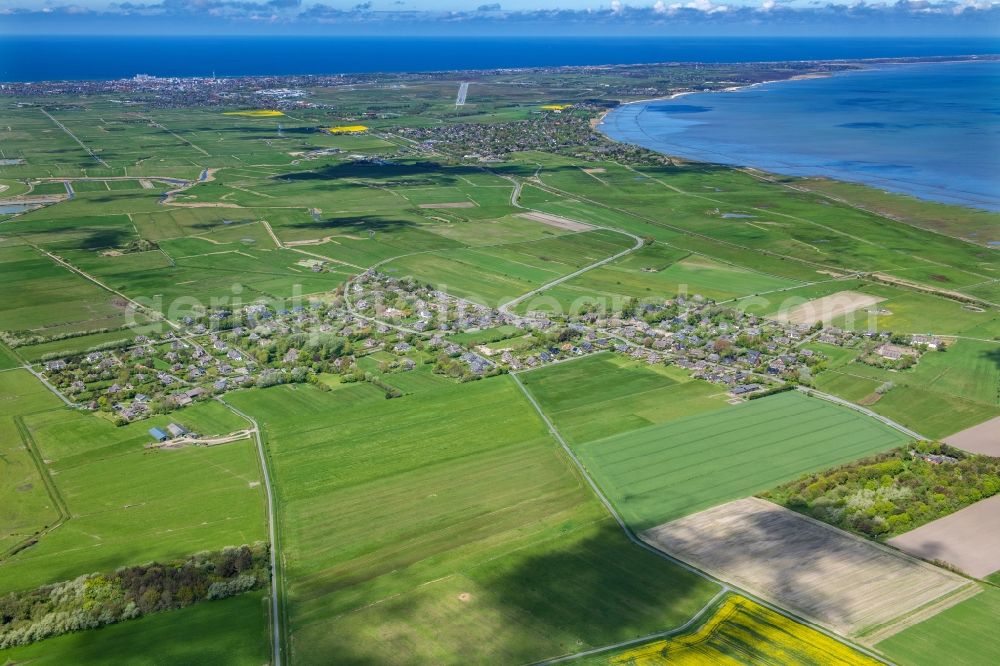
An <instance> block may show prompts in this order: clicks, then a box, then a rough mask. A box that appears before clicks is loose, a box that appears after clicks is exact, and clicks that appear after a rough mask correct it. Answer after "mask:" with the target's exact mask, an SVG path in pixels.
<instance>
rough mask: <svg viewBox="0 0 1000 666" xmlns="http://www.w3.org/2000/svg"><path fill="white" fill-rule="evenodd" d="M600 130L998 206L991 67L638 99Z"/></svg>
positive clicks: (999, 136)
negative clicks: (668, 97) (670, 98)
mask: <svg viewBox="0 0 1000 666" xmlns="http://www.w3.org/2000/svg"><path fill="white" fill-rule="evenodd" d="M601 130H602V131H603V132H605V133H606V134H607V135H608V136H610V137H611V138H613V139H616V140H619V141H626V142H629V143H635V144H639V145H641V146H645V147H646V148H650V149H652V150H656V151H658V152H662V153H666V154H670V155H676V156H679V157H686V158H689V159H694V160H700V161H707V162H715V163H721V164H729V165H740V166H751V167H756V168H760V169H764V170H767V171H771V172H775V173H781V174H789V175H796V176H828V177H831V178H837V179H841V180H848V181H854V182H860V183H865V184H867V185H872V186H875V187H878V188H881V189H884V190H888V191H892V192H901V193H904V194H910V195H914V196H917V197H921V198H924V199H928V200H932V201H939V202H944V203H954V204H961V205H965V206H971V207H975V208H983V209H987V210H1000V62H987V61H981V62H952V63H935V64H926V63H924V64H908V65H883V66H878V67H872V68H868V69H864V70H861V71H854V72H850V73H844V74H837V75H834V76H831V77H828V78H814V79H799V80H793V81H783V82H777V83H768V84H763V85H758V86H753V87H750V88H744V89H740V90H735V91H731V92H715V93H698V94H692V95H684V96H681V97H677V98H675V99H672V100H661V101H649V102H640V103H636V104H629V105H625V106H622V107H619V108H618V109H616V110H614V111H612V112H611V113H609V114H608V115H607V116H606V117H605V119H604V122H603V124H602V125H601Z"/></svg>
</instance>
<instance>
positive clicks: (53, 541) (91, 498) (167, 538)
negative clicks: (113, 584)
mask: <svg viewBox="0 0 1000 666" xmlns="http://www.w3.org/2000/svg"><path fill="white" fill-rule="evenodd" d="M8 374H10V373H4V376H6V375H8ZM43 390H44V389H43ZM49 395H50V396H51V394H49ZM52 399H54V397H53V398H52ZM49 403H51V400H50V401H49ZM21 418H22V423H23V430H22V434H23V437H24V438H25V440H26V441H27V443H28V445H29V446H31V447H32V448H33V449H34V450H35V451H37V453H38V455H39V457H40V458H41V459H42V460H43V461H44V466H43V468H42V473H44V474H45V475H47V476H48V477H49V478H50V479H51V483H52V485H53V487H54V492H55V494H56V495H57V497H58V502H59V504H60V505H61V506H62V507H63V511H64V512H65V515H64V520H63V522H61V524H59V526H58V528H57V529H53V530H51V531H48V532H46V533H44V534H42V535H41V536H39V537H37V543H34V544H33V545H31V546H30V547H28V548H25V549H23V550H20V551H19V552H17V553H16V554H13V555H9V556H8V557H6V558H4V559H3V560H2V561H0V591H4V590H13V589H25V588H30V587H34V586H37V585H41V584H44V583H48V582H55V581H61V580H68V579H71V578H74V577H76V576H77V575H80V574H83V573H91V572H95V571H105V570H110V569H115V568H116V567H118V566H121V565H125V564H134V563H142V562H148V561H151V560H153V559H156V558H176V557H183V556H185V555H188V554H190V553H195V552H198V551H200V550H208V549H219V548H222V547H224V546H231V545H239V544H243V543H254V542H256V541H260V540H262V539H263V538H264V516H263V499H262V490H261V488H260V472H259V468H258V462H257V457H256V453H255V451H254V449H253V447H252V445H251V442H250V440H249V439H247V440H242V441H237V442H232V443H230V444H226V445H222V446H215V447H205V448H202V447H189V448H184V449H180V450H176V451H155V450H147V449H145V448H144V445H145V444H147V443H149V442H150V436H149V435H148V433H147V432H146V430H147V429H148V428H150V427H152V426H157V427H160V428H162V427H164V426H165V425H166V424H167V423H168V422H171V421H177V422H179V423H182V424H184V425H185V426H187V427H188V428H190V429H192V430H194V431H196V432H201V433H203V434H206V435H210V434H224V433H228V432H231V431H234V430H238V429H240V428H244V427H246V424H245V422H244V421H243V420H242V419H240V418H238V417H236V416H235V415H233V414H232V413H231V412H229V411H228V410H227V409H226V408H225V407H223V406H222V405H220V404H218V403H214V402H210V403H203V404H200V405H197V406H195V407H192V408H190V409H187V410H185V411H184V413H183V414H177V415H174V416H171V417H167V416H157V417H154V418H152V419H150V420H148V421H142V422H137V423H133V424H130V425H127V426H124V427H120V428H116V427H114V426H112V425H111V423H110V422H109V421H107V420H105V419H102V418H100V417H98V416H94V415H89V414H85V413H80V412H74V411H69V410H66V409H60V408H55V406H54V405H50V407H49V409H48V410H47V411H36V412H35V413H31V414H26V415H24V416H23V417H21ZM39 485H40V486H41V483H39Z"/></svg>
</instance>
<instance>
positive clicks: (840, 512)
mask: <svg viewBox="0 0 1000 666" xmlns="http://www.w3.org/2000/svg"><path fill="white" fill-rule="evenodd" d="M998 492H1000V458H990V457H987V456H980V455H970V454H967V453H965V452H964V451H960V450H958V449H954V448H952V447H950V446H947V445H945V444H940V443H936V442H919V443H917V444H916V445H914V446H913V447H912V448H909V447H908V448H900V449H894V450H892V451H889V452H887V453H881V454H878V455H875V456H871V457H868V458H863V459H861V460H858V461H856V462H853V463H850V464H847V465H842V466H840V467H834V468H832V469H829V470H826V471H823V472H818V473H815V474H808V475H806V476H804V477H802V478H801V479H798V480H797V481H792V482H791V483H787V484H785V485H783V486H779V487H778V488H776V489H774V490H771V491H769V492H766V493H763V494H762V495H761V496H762V497H764V498H766V499H769V500H771V501H774V502H777V503H778V504H781V505H783V506H786V507H788V508H789V509H793V510H795V511H799V512H801V513H804V514H806V515H808V516H812V517H813V518H816V519H818V520H822V521H824V522H827V523H830V524H832V525H836V526H837V527H840V528H842V529H845V530H850V531H853V532H858V533H860V534H864V535H865V536H869V537H874V538H878V539H885V538H889V537H892V536H896V535H897V534H901V533H903V532H906V531H909V530H911V529H914V528H916V527H919V526H920V525H923V524H924V523H928V522H930V521H932V520H936V519H938V518H941V517H942V516H946V515H948V514H950V513H954V512H955V511H958V510H959V509H962V508H964V507H966V506H968V505H970V504H973V503H974V502H978V501H979V500H982V499H985V498H987V497H990V496H992V495H995V494H997V493H998Z"/></svg>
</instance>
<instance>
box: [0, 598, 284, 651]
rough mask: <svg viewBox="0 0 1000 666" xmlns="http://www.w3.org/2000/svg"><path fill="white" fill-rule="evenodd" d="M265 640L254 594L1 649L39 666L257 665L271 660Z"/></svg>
mask: <svg viewBox="0 0 1000 666" xmlns="http://www.w3.org/2000/svg"><path fill="white" fill-rule="evenodd" d="M178 637H183V640H179V639H178ZM267 638H268V636H267V611H266V610H265V604H264V598H263V594H262V593H260V592H250V593H248V594H244V595H241V596H238V597H233V598H230V599H223V600H221V601H210V602H206V603H201V604H197V605H195V606H190V607H188V608H183V609H181V610H175V611H169V612H166V613H158V614H155V615H147V616H146V617H143V618H140V619H138V620H135V621H132V622H125V623H122V624H114V625H110V626H107V627H102V628H101V629H97V630H94V631H88V632H77V633H72V634H67V635H64V636H57V637H55V638H50V639H49V640H46V641H44V642H41V643H37V644H34V645H27V646H24V647H18V648H11V649H7V650H3V651H0V658H3V659H4V660H5V663H31V664H38V665H39V666H50V665H51V666H60V665H61V664H70V663H72V664H79V665H80V666H89V665H93V666H99V665H100V664H107V663H110V662H113V663H128V664H136V665H137V666H182V665H184V664H192V663H197V662H203V660H209V661H212V662H214V663H226V664H233V665H234V666H259V665H260V664H262V663H265V662H266V661H267V660H268V655H269V650H268V644H267Z"/></svg>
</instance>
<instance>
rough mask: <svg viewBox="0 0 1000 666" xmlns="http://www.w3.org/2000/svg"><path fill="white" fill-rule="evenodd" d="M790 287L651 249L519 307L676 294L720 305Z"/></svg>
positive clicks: (561, 307) (564, 306)
mask: <svg viewBox="0 0 1000 666" xmlns="http://www.w3.org/2000/svg"><path fill="white" fill-rule="evenodd" d="M795 284H796V283H795V282H793V281H791V280H787V279H783V278H778V277H774V276H770V275H765V274H762V273H755V272H753V271H748V270H746V269H743V268H740V267H736V266H732V265H729V264H725V263H722V262H719V261H716V260H714V259H711V258H709V257H705V256H702V255H696V254H691V253H689V252H685V251H680V250H676V249H673V248H669V247H666V246H663V245H656V246H652V247H646V248H643V249H642V250H640V251H639V252H636V253H634V254H632V255H629V256H627V257H624V258H622V259H618V260H616V261H614V262H612V263H610V264H606V265H605V266H602V267H600V268H597V269H595V270H593V271H589V272H587V273H585V274H584V275H581V276H579V277H576V278H573V279H572V280H569V281H567V282H564V283H563V284H560V285H557V286H555V287H553V288H551V289H549V290H546V291H544V292H542V293H541V294H540V295H539V296H538V297H537V298H536V299H532V300H529V301H527V302H525V303H522V304H521V305H520V306H519V309H520V310H521V311H525V312H526V311H528V310H556V311H559V312H573V311H574V310H578V309H579V306H580V305H581V304H585V303H599V304H603V305H605V307H610V306H611V305H612V304H614V303H621V302H623V301H624V300H625V299H628V298H637V299H640V300H647V301H651V302H652V301H662V300H663V299H666V298H672V297H675V296H677V295H678V294H690V295H695V294H700V295H702V296H704V297H706V298H712V299H716V300H725V299H728V298H733V297H738V296H745V295H747V294H750V293H755V292H761V291H771V290H775V289H782V288H788V287H793V286H795ZM574 304H576V307H573V306H574Z"/></svg>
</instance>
